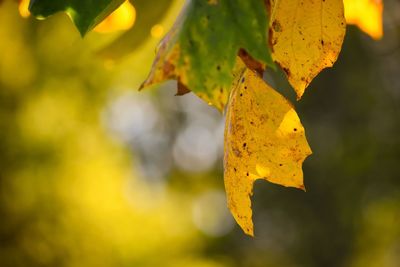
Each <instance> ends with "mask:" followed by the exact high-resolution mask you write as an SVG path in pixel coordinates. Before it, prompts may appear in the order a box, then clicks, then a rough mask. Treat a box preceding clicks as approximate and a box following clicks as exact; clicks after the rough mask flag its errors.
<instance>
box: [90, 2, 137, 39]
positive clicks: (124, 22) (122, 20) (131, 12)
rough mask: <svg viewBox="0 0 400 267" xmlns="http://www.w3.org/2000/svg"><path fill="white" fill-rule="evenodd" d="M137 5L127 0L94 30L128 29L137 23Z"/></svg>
mask: <svg viewBox="0 0 400 267" xmlns="http://www.w3.org/2000/svg"><path fill="white" fill-rule="evenodd" d="M135 19H136V10H135V7H134V6H133V5H132V4H131V3H130V2H129V0H126V1H125V2H124V3H123V4H122V5H121V6H120V7H118V8H117V9H116V10H115V11H114V12H113V13H111V14H110V15H109V16H108V17H107V18H106V19H105V20H103V21H102V22H101V23H100V24H99V25H97V26H96V28H94V31H96V32H100V33H109V32H114V31H121V30H128V29H130V28H131V27H132V26H133V24H134V23H135Z"/></svg>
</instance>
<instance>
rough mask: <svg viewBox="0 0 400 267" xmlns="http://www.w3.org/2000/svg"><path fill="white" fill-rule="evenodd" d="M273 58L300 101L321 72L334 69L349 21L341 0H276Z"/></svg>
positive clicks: (272, 25) (272, 22)
mask: <svg viewBox="0 0 400 267" xmlns="http://www.w3.org/2000/svg"><path fill="white" fill-rule="evenodd" d="M270 31H271V34H270V38H271V39H270V42H271V47H272V50H273V51H272V58H273V59H274V60H275V61H276V62H277V63H278V64H279V65H280V66H281V67H282V69H283V70H284V71H285V72H286V74H287V76H288V79H289V82H290V84H291V85H292V86H293V88H294V89H295V91H296V93H297V97H298V98H300V97H301V96H302V95H303V93H304V90H305V88H306V87H307V86H308V85H309V84H310V82H311V81H312V79H313V78H314V77H315V76H316V75H318V73H319V72H320V71H321V70H322V69H324V68H326V67H331V66H332V65H333V64H334V62H335V61H336V59H337V57H338V55H339V52H340V50H341V47H342V43H343V38H344V35H345V31H346V22H345V18H344V11H343V1H342V0H290V1H288V0H274V1H272V3H271V20H270Z"/></svg>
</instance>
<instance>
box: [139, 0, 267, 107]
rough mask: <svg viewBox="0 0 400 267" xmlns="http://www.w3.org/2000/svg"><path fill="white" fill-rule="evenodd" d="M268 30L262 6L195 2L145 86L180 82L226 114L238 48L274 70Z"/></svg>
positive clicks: (255, 0)
mask: <svg viewBox="0 0 400 267" xmlns="http://www.w3.org/2000/svg"><path fill="white" fill-rule="evenodd" d="M267 28H268V16H267V11H266V7H265V5H264V2H263V1H259V0H252V1H240V0H233V1H232V0H220V1H208V2H207V1H200V0H195V1H191V2H190V3H188V5H187V6H186V8H185V9H184V10H183V11H182V13H181V15H180V17H179V18H178V20H177V21H176V24H175V26H174V28H173V29H172V30H171V31H170V33H169V34H168V35H167V36H166V38H165V39H164V41H163V43H162V45H161V47H160V49H159V52H158V57H157V59H156V61H155V63H154V66H153V69H152V73H151V74H150V76H149V78H148V80H147V81H146V82H145V83H144V85H145V86H147V85H150V84H153V83H158V82H162V81H163V80H166V79H171V78H174V79H178V81H179V82H180V83H182V84H183V85H184V86H186V87H187V88H189V89H190V90H191V91H193V92H194V93H196V94H197V95H199V96H200V97H201V98H203V99H204V100H205V101H207V102H209V103H211V104H213V105H214V106H216V107H217V108H218V109H223V107H224V105H225V104H226V102H227V98H228V96H229V92H230V90H231V83H232V81H233V69H234V65H235V60H236V56H237V53H238V51H239V49H240V48H243V49H244V50H246V51H247V52H248V53H249V54H250V55H251V56H252V57H253V58H254V59H256V60H257V61H259V62H261V63H263V64H268V65H271V66H272V65H273V63H272V60H271V55H270V52H269V48H268V45H267V44H268V41H267V40H268V36H267V35H268V33H267Z"/></svg>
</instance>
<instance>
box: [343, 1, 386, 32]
mask: <svg viewBox="0 0 400 267" xmlns="http://www.w3.org/2000/svg"><path fill="white" fill-rule="evenodd" d="M344 7H345V9H344V10H345V16H346V21H347V23H348V24H354V25H357V26H358V27H359V28H360V29H361V30H362V31H363V32H365V33H367V34H368V35H369V36H371V37H372V38H374V39H376V40H378V39H381V38H382V35H383V25H382V12H383V3H382V0H344Z"/></svg>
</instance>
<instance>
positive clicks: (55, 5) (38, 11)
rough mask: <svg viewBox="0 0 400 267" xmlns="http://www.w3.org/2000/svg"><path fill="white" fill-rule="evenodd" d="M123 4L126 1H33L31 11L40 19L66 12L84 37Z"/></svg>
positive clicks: (30, 6)
mask: <svg viewBox="0 0 400 267" xmlns="http://www.w3.org/2000/svg"><path fill="white" fill-rule="evenodd" d="M123 2H124V0H96V1H84V0H57V1H56V0H31V2H30V5H29V10H30V12H31V13H32V14H33V15H34V16H36V17H38V18H45V17H48V16H50V15H53V14H54V13H57V12H60V11H64V12H65V13H67V14H68V16H69V17H70V18H71V19H72V21H73V22H74V24H75V25H76V27H77V28H78V30H79V32H80V34H81V35H82V36H84V35H85V34H86V33H87V32H88V31H90V30H91V29H93V28H94V27H95V26H96V25H97V24H99V23H100V22H101V21H103V20H104V19H105V18H106V17H107V16H108V15H110V14H111V13H112V12H113V11H114V10H115V9H116V8H117V7H118V6H120V5H121V4H122V3H123Z"/></svg>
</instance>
